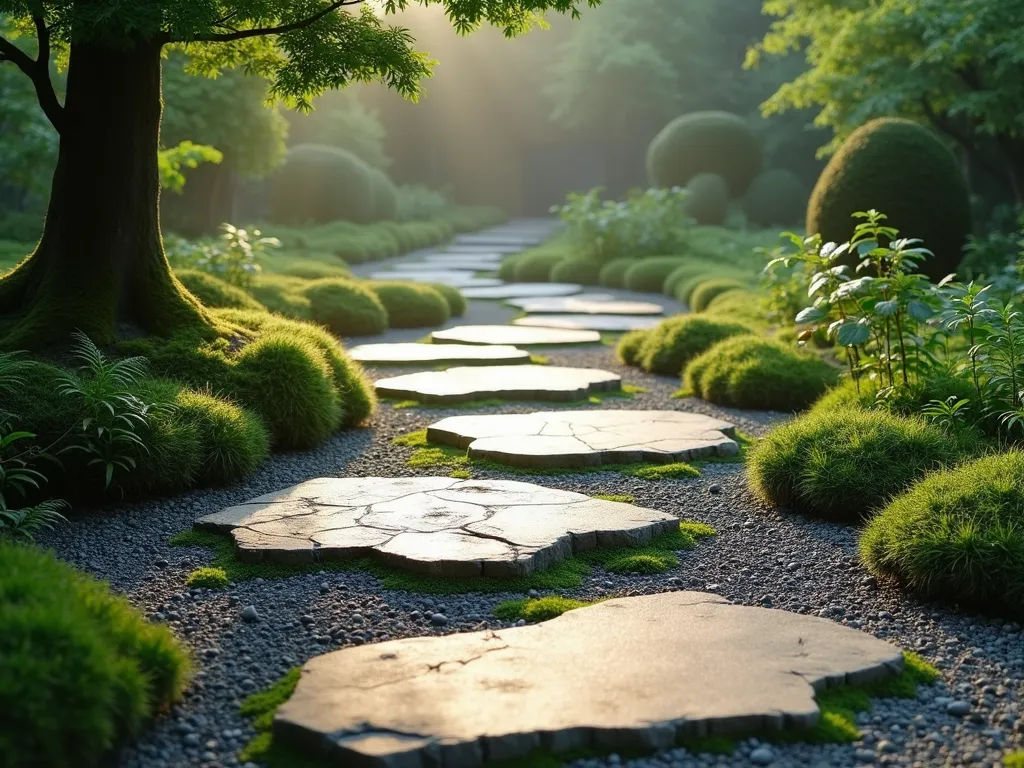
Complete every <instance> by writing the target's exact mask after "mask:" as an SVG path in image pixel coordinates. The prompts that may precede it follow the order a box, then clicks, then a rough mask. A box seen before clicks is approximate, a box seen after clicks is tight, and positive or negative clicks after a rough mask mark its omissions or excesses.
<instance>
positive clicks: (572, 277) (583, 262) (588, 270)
mask: <svg viewBox="0 0 1024 768" xmlns="http://www.w3.org/2000/svg"><path fill="white" fill-rule="evenodd" d="M551 282H553V283H579V284H580V285H598V284H599V283H600V282H601V263H600V262H599V261H596V260H594V259H587V258H584V257H582V256H577V257H573V258H569V259H566V260H565V261H560V262H558V263H557V264H555V266H553V267H552V268H551Z"/></svg>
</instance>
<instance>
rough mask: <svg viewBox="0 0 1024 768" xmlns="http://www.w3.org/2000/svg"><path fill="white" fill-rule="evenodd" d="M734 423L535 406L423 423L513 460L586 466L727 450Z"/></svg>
mask: <svg viewBox="0 0 1024 768" xmlns="http://www.w3.org/2000/svg"><path fill="white" fill-rule="evenodd" d="M735 437H736V427H735V425H733V424H730V423H729V422H727V421H721V420H720V419H715V418H712V417H711V416H704V415H703V414H700V413H685V412H683V411H538V412H537V413H523V414H494V415H482V414H481V415H472V416H452V417H451V418H448V419H442V420H441V421H439V422H437V423H435V424H431V425H430V426H429V427H427V440H429V441H430V442H431V443H439V444H443V445H453V446H456V447H458V448H467V449H469V456H470V458H473V459H490V460H492V461H497V462H500V463H502V464H510V465H513V466H521V467H587V466H598V465H600V464H634V463H637V462H641V461H654V462H664V463H668V462H673V461H691V460H692V459H697V458H700V457H702V456H735V455H736V454H738V453H739V450H740V448H739V444H738V443H737V442H736V440H735Z"/></svg>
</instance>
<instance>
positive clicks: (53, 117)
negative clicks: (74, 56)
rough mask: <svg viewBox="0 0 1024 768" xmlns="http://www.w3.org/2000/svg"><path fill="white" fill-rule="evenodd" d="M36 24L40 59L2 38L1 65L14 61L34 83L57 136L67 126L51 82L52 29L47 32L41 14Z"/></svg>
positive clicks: (33, 17) (0, 43) (40, 103)
mask: <svg viewBox="0 0 1024 768" xmlns="http://www.w3.org/2000/svg"><path fill="white" fill-rule="evenodd" d="M32 22H33V23H34V24H35V26H36V36H37V37H38V44H39V57H38V58H36V59H33V58H32V57H31V56H29V55H28V54H27V53H25V52H24V51H23V50H21V49H20V48H19V47H18V46H16V45H15V44H14V43H12V42H11V41H10V40H7V39H5V38H3V37H0V62H3V61H11V62H14V65H15V66H16V67H17V68H18V69H20V70H21V71H22V72H24V73H25V75H26V76H27V77H28V79H29V80H31V81H32V85H34V86H35V90H36V98H37V99H38V100H39V106H40V107H42V110H43V114H45V115H46V118H47V120H49V121H50V123H51V125H53V127H54V128H56V129H57V133H60V132H61V128H62V126H63V123H64V107H62V106H61V104H60V101H59V100H58V99H57V92H56V91H54V90H53V82H52V81H51V80H50V30H49V29H47V27H46V22H45V20H44V19H43V17H42V16H40V15H38V14H33V15H32Z"/></svg>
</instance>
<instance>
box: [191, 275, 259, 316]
mask: <svg viewBox="0 0 1024 768" xmlns="http://www.w3.org/2000/svg"><path fill="white" fill-rule="evenodd" d="M174 276H175V277H176V278H178V282H180V283H181V284H182V285H183V286H185V289H186V290H187V291H188V292H189V293H191V294H192V295H193V296H195V297H196V298H197V299H199V301H201V302H202V303H203V304H204V305H206V306H207V307H213V308H215V309H221V308H224V309H264V306H263V305H262V304H260V303H259V302H258V301H256V299H254V298H253V297H252V296H250V295H249V294H248V293H246V292H245V291H243V290H242V289H241V288H239V287H238V286H235V285H232V284H231V283H228V282H226V281H224V280H221V279H220V278H218V277H214V276H213V275H211V274H209V273H207V272H200V271H199V270H198V269H179V270H177V271H175V273H174Z"/></svg>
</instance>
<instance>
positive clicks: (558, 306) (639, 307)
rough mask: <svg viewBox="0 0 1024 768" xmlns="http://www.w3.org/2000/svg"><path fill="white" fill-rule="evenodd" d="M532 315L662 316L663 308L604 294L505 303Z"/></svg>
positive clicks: (649, 302)
mask: <svg viewBox="0 0 1024 768" xmlns="http://www.w3.org/2000/svg"><path fill="white" fill-rule="evenodd" d="M505 303H506V304H511V305H512V306H513V307H519V308H520V309H521V310H523V311H524V312H527V313H529V314H533V315H542V314H552V315H556V314H564V315H663V314H665V308H664V307H663V306H661V305H660V304H655V303H654V302H651V301H615V300H614V297H613V296H611V295H609V294H606V293H581V294H580V295H578V296H564V297H559V298H551V299H545V298H541V299H533V298H525V299H510V300H509V301H507V302H505Z"/></svg>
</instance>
